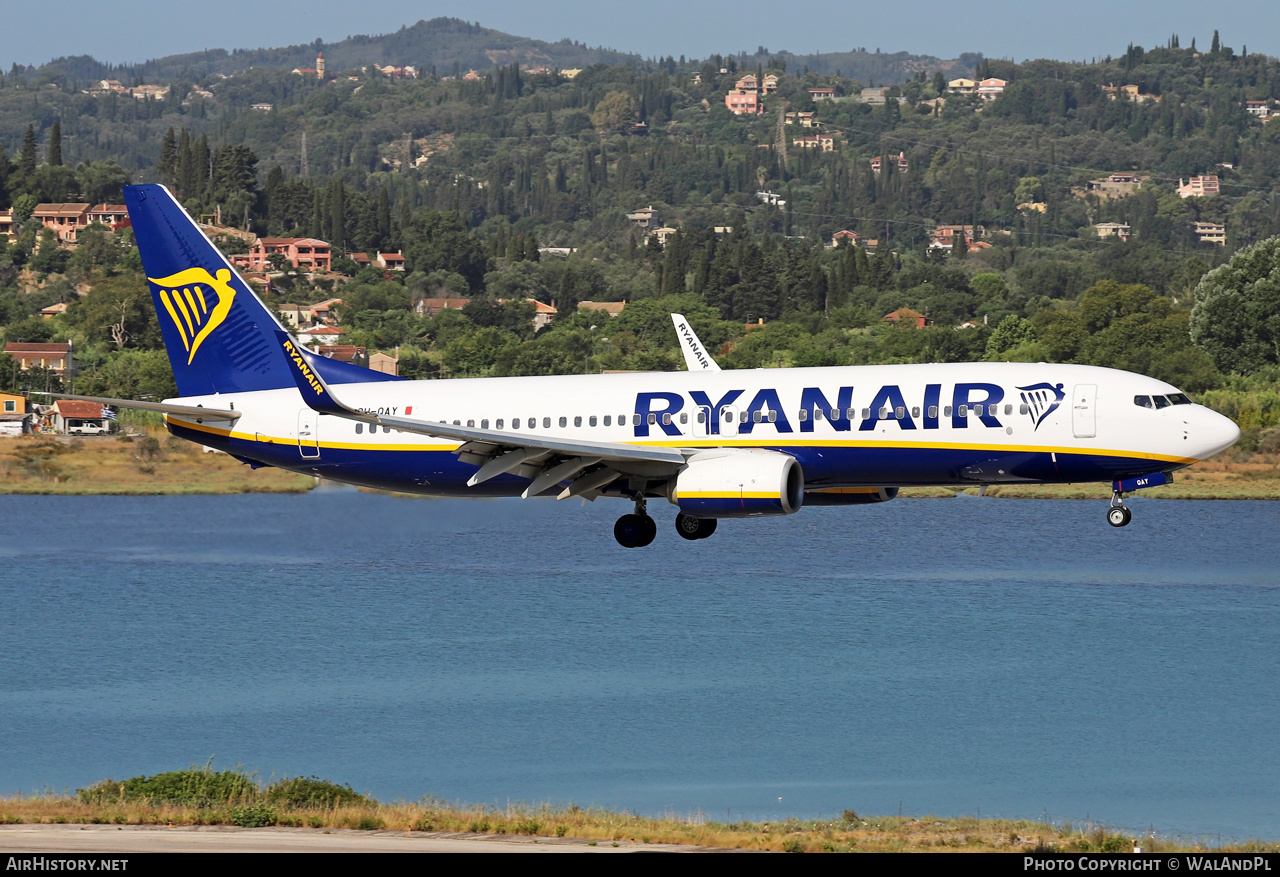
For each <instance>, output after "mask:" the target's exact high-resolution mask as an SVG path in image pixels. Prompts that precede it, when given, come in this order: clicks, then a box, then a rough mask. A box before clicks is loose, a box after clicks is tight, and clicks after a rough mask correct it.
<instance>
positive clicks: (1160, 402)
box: [1151, 396, 1169, 408]
mask: <svg viewBox="0 0 1280 877" xmlns="http://www.w3.org/2000/svg"><path fill="white" fill-rule="evenodd" d="M1151 399H1152V401H1153V402H1155V403H1156V407H1157V408H1168V407H1169V400H1168V399H1166V398H1165V397H1164V396H1152V397H1151Z"/></svg>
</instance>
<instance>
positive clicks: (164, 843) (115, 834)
mask: <svg viewBox="0 0 1280 877" xmlns="http://www.w3.org/2000/svg"><path fill="white" fill-rule="evenodd" d="M590 844H591V842H590V841H586V840H581V839H575V838H546V837H539V838H534V837H516V836H509V835H484V834H456V833H450V832H422V831H416V832H402V831H401V832H397V831H355V830H353V829H341V828H339V829H330V830H328V831H326V830H324V829H319V828H234V827H231V826H223V825H216V826H211V825H201V826H190V825H188V826H175V827H174V828H166V827H164V826H159V825H154V826H153V825H0V853H43V854H58V853H72V854H94V853H108V854H113V855H114V854H117V853H152V852H161V853H178V852H181V853H226V852H236V853H290V852H303V853H377V852H388V853H637V852H670V853H697V852H716V853H723V852H733V851H732V850H722V849H718V848H712V847H692V846H677V845H673V844H640V843H632V842H630V841H619V842H618V845H617V846H614V844H613V843H612V842H611V841H603V840H602V841H596V845H595V846H591V845H590Z"/></svg>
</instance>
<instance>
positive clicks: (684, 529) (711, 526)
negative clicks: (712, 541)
mask: <svg viewBox="0 0 1280 877" xmlns="http://www.w3.org/2000/svg"><path fill="white" fill-rule="evenodd" d="M716 523H717V521H716V519H715V518H695V517H694V516H693V515H685V514H679V515H676V532H677V533H679V534H680V535H681V536H683V537H684V538H685V539H688V540H690V541H693V540H694V539H706V538H707V537H708V536H710V535H711V534H712V533H714V532H715V531H716Z"/></svg>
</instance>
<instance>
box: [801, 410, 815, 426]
mask: <svg viewBox="0 0 1280 877" xmlns="http://www.w3.org/2000/svg"><path fill="white" fill-rule="evenodd" d="M796 417H797V419H799V421H800V422H801V423H804V422H805V421H806V420H808V419H809V412H808V411H805V410H804V409H803V408H801V409H800V413H799V414H797V415H796ZM814 420H817V418H816V417H815V418H814Z"/></svg>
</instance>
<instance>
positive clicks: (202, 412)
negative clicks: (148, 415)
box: [31, 392, 240, 422]
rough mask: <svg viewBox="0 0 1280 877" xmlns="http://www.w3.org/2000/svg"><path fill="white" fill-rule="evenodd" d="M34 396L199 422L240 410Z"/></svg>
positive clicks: (233, 414)
mask: <svg viewBox="0 0 1280 877" xmlns="http://www.w3.org/2000/svg"><path fill="white" fill-rule="evenodd" d="M31 395H33V396H49V397H50V398H53V399H67V400H68V401H75V402H97V403H99V404H101V405H111V406H112V407H115V408H137V409H138V410H140V411H158V412H160V413H161V414H176V415H177V416H179V417H191V418H194V419H195V420H196V421H198V422H204V421H205V420H233V421H234V420H239V419H240V412H239V411H236V410H235V409H232V408H205V407H204V406H203V405H177V404H174V403H172V402H137V401H135V400H133V399H109V398H107V397H105V396H74V395H72V394H70V393H40V392H33V393H32V394H31Z"/></svg>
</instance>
